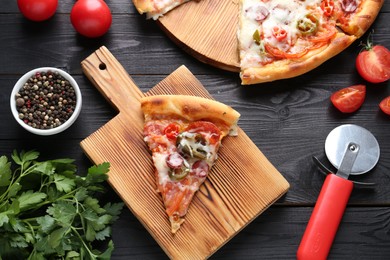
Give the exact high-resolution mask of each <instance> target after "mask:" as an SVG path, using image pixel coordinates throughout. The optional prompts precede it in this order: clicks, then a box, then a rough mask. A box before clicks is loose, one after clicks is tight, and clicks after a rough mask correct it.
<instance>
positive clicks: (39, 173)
mask: <svg viewBox="0 0 390 260" xmlns="http://www.w3.org/2000/svg"><path fill="white" fill-rule="evenodd" d="M11 158H12V160H13V162H14V164H13V165H12V163H11V162H9V161H8V158H7V157H6V156H1V157H0V259H11V258H15V259H110V257H111V254H112V251H113V250H114V244H113V242H112V240H110V236H111V225H112V224H113V222H114V221H116V220H117V219H118V216H119V214H120V212H121V210H122V208H123V206H124V204H123V203H107V204H105V205H101V204H100V202H99V200H98V199H97V198H96V197H95V195H96V192H104V190H105V189H104V185H103V183H104V182H105V181H106V180H107V178H108V175H107V173H108V172H109V168H110V164H109V163H107V162H105V163H102V164H99V165H94V166H92V167H90V169H88V172H87V174H86V175H85V176H82V175H78V174H77V169H76V166H75V165H74V160H72V159H68V158H64V159H55V160H47V161H42V162H40V161H38V158H39V153H38V152H36V151H27V152H25V151H22V152H20V153H18V152H17V151H13V153H12V155H11ZM11 167H16V169H15V170H12V169H11ZM95 240H99V241H105V240H108V241H107V243H106V249H105V250H104V251H103V252H101V251H99V250H98V249H96V248H94V247H93V244H94V243H93V242H94V241H95ZM99 244H101V243H99Z"/></svg>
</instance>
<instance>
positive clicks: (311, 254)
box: [297, 124, 380, 260]
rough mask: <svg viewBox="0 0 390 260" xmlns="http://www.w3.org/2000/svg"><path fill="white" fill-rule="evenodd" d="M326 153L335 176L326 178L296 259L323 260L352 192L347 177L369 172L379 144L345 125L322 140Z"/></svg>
mask: <svg viewBox="0 0 390 260" xmlns="http://www.w3.org/2000/svg"><path fill="white" fill-rule="evenodd" d="M325 153H326V156H327V157H328V159H329V161H330V162H331V164H332V165H333V166H334V167H335V168H337V169H338V170H337V173H336V174H332V173H330V174H328V175H327V177H326V179H325V182H324V184H323V186H322V188H321V192H320V195H319V197H318V199H317V202H316V204H315V206H314V210H313V213H312V215H311V217H310V220H309V223H308V225H307V227H306V230H305V233H304V234H303V237H302V241H301V243H300V245H299V248H298V251H297V259H299V260H300V259H316V260H319V259H326V258H327V256H328V254H329V250H330V248H331V246H332V243H333V239H334V237H335V235H336V232H337V229H338V226H339V224H340V221H341V218H342V217H343V214H344V210H345V207H346V205H347V202H348V199H349V197H350V195H351V192H352V189H353V185H354V184H353V182H352V181H350V180H348V177H349V175H359V174H363V173H366V172H368V171H370V170H371V169H372V168H374V166H375V165H376V164H377V162H378V160H379V154H380V150H379V144H378V142H377V140H376V138H375V137H374V136H373V135H372V134H371V133H370V132H369V131H368V130H367V129H365V128H363V127H360V126H357V125H353V124H346V125H341V126H338V127H336V128H335V129H333V130H332V131H331V132H330V133H329V135H328V136H327V138H326V140H325Z"/></svg>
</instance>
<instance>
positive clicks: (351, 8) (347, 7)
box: [340, 0, 358, 13]
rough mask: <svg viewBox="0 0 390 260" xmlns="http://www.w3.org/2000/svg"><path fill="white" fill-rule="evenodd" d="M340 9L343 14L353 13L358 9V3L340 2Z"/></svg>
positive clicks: (347, 0) (346, 0) (348, 0)
mask: <svg viewBox="0 0 390 260" xmlns="http://www.w3.org/2000/svg"><path fill="white" fill-rule="evenodd" d="M340 3H341V8H342V9H343V10H344V12H347V13H353V12H355V10H356V9H357V7H358V2H357V1H356V0H341V1H340Z"/></svg>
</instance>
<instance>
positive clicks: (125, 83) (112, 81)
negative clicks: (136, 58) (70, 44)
mask: <svg viewBox="0 0 390 260" xmlns="http://www.w3.org/2000/svg"><path fill="white" fill-rule="evenodd" d="M81 67H82V69H83V72H84V74H85V75H86V76H87V78H88V79H89V80H90V81H91V82H92V83H93V84H94V85H95V87H96V88H97V89H98V90H99V91H100V92H101V93H102V95H103V96H104V97H105V98H106V99H107V100H108V101H109V102H110V103H111V105H113V106H114V107H115V108H116V109H117V110H118V111H119V112H120V111H134V109H136V110H138V109H139V100H140V98H141V97H143V93H142V92H141V90H140V89H139V88H138V87H137V85H136V84H135V83H134V81H133V80H132V79H131V77H130V76H129V74H128V73H127V72H126V70H125V69H124V68H123V66H122V65H121V64H120V63H119V61H118V60H117V59H116V58H115V57H114V55H112V53H111V52H110V51H109V50H108V49H107V48H106V47H105V46H102V47H100V48H99V49H97V50H96V51H95V52H94V53H92V54H91V55H90V56H88V57H87V58H86V59H85V60H83V61H82V62H81Z"/></svg>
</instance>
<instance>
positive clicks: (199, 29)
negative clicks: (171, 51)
mask: <svg viewBox="0 0 390 260" xmlns="http://www.w3.org/2000/svg"><path fill="white" fill-rule="evenodd" d="M238 3H239V0H200V1H190V2H187V3H185V4H183V5H181V6H179V7H177V8H175V9H174V10H172V11H170V12H168V13H167V14H165V15H164V16H162V17H160V18H159V19H158V24H159V25H160V26H161V28H162V29H163V31H164V32H165V33H166V34H167V35H168V36H169V37H170V38H171V39H172V41H174V42H175V43H176V44H177V45H179V46H180V47H181V48H183V49H184V50H185V51H187V52H188V53H190V54H191V55H192V56H194V57H195V58H197V59H198V60H200V61H202V62H204V63H207V64H210V65H212V66H215V67H217V68H221V69H224V70H228V71H233V72H238V71H239V70H240V69H239V56H238V47H237V46H238V42H237V29H238V10H239V5H238Z"/></svg>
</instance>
